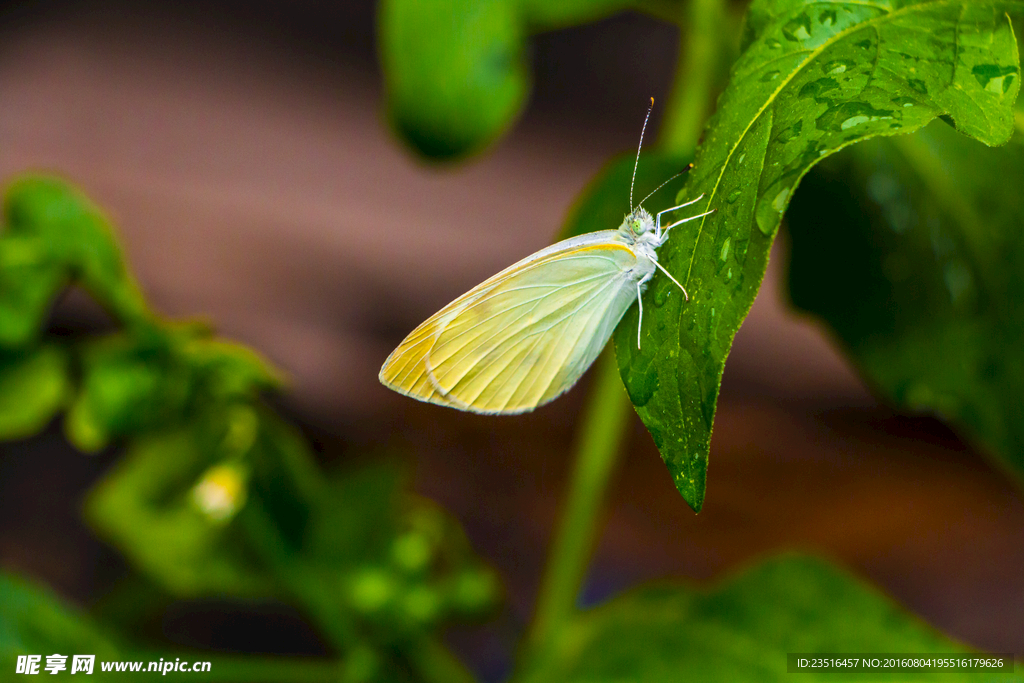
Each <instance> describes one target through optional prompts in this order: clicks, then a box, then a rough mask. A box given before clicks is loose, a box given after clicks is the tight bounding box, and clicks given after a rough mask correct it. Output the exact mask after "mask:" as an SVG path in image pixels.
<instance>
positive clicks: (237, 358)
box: [65, 324, 280, 452]
mask: <svg viewBox="0 0 1024 683" xmlns="http://www.w3.org/2000/svg"><path fill="white" fill-rule="evenodd" d="M82 356H83V358H82V366H83V379H82V387H81V391H80V392H79V395H78V396H77V397H76V399H75V401H74V403H73V404H72V406H71V410H70V411H69V413H68V416H67V421H66V425H65V427H66V431H67V435H68V439H69V440H70V441H71V442H72V443H73V444H75V446H77V447H78V448H80V449H82V450H84V451H87V452H91V451H96V450H99V449H100V448H102V447H104V446H105V445H107V443H109V442H110V440H111V439H113V438H117V437H123V436H128V435H137V434H144V433H146V432H149V431H152V430H154V429H161V430H162V429H167V428H168V427H170V426H172V425H175V424H184V423H186V422H189V421H190V420H192V419H193V418H195V417H196V416H198V415H201V414H203V413H204V412H206V411H209V410H214V411H218V410H222V407H223V406H224V405H227V404H230V403H231V402H233V401H236V400H249V399H253V398H255V397H256V395H257V394H258V393H259V391H260V390H263V389H269V388H272V387H275V386H277V385H278V384H279V382H280V380H279V378H278V376H277V375H276V373H275V371H274V369H273V368H272V367H271V366H270V365H269V364H267V363H266V361H264V360H263V359H262V358H260V356H259V355H257V354H256V353H254V352H253V351H252V350H250V349H247V348H246V347H244V346H240V345H238V344H233V343H230V342H225V341H222V340H217V339H214V338H212V337H211V332H210V331H209V330H208V329H206V328H205V327H202V326H198V325H171V324H164V325H156V324H150V325H146V326H145V327H139V328H136V329H135V330H134V331H133V333H124V334H115V335H110V336H108V337H105V338H102V339H99V340H97V341H95V342H93V343H91V344H90V345H88V346H87V347H86V348H85V350H84V351H83V354H82ZM218 406H220V407H218Z"/></svg>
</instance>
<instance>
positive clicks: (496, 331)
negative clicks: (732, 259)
mask: <svg viewBox="0 0 1024 683" xmlns="http://www.w3.org/2000/svg"><path fill="white" fill-rule="evenodd" d="M667 238H668V233H667V232H663V231H662V230H661V227H660V220H657V219H655V218H654V217H652V216H651V214H650V213H648V212H647V211H646V210H644V209H643V208H637V209H635V210H633V211H632V212H631V213H630V214H629V215H627V216H626V218H625V220H623V222H622V225H620V226H619V228H618V229H617V230H602V231H598V232H592V233H588V234H585V235H580V236H578V237H572V238H569V239H567V240H563V241H561V242H558V243H557V244H554V245H552V246H550V247H548V248H546V249H542V250H541V251H538V252H537V253H535V254H533V255H531V256H528V257H527V258H525V259H523V260H521V261H519V262H518V263H515V264H513V265H512V266H510V267H508V268H506V269H505V270H503V271H501V272H500V273H498V274H497V275H495V276H493V277H491V278H490V279H488V280H486V281H484V282H482V283H481V284H479V285H477V286H476V287H474V288H473V289H471V290H470V291H468V292H467V293H465V294H463V295H462V296H461V297H459V298H458V299H456V300H455V301H453V302H452V303H450V304H448V305H447V306H445V307H444V308H442V309H441V310H440V311H438V312H437V313H436V314H434V315H433V316H431V317H430V318H428V319H427V320H426V321H425V322H423V323H422V324H421V325H420V326H419V327H417V328H416V329H415V330H413V331H412V332H411V333H410V334H409V336H407V337H406V338H405V340H404V341H403V342H402V343H401V344H399V346H398V348H396V349H395V350H394V351H393V352H392V353H391V355H390V356H388V359H387V360H386V361H385V362H384V366H383V367H382V368H381V371H380V380H381V382H382V383H383V384H384V385H385V386H388V387H390V388H391V389H394V390H395V391H398V392H400V393H402V394H405V395H407V396H411V397H412V398H416V399H419V400H421V401H428V402H430V403H437V404H441V405H447V406H450V407H453V408H458V409H461V410H468V411H472V412H478V413H486V414H514V413H522V412H526V411H529V410H533V409H534V408H536V407H537V406H540V405H543V404H545V403H547V402H548V401H551V400H552V399H554V398H556V397H558V396H559V395H561V394H562V393H564V392H565V391H567V390H568V389H569V388H570V387H572V385H573V384H575V383H576V381H577V380H578V379H579V378H580V377H581V376H582V375H583V373H584V372H585V371H586V369H587V368H588V367H590V365H591V364H592V363H593V362H594V360H595V359H596V358H597V356H598V354H599V353H600V352H601V350H602V349H603V348H604V346H605V345H606V344H607V342H608V339H609V338H610V337H611V334H612V332H613V331H614V330H615V327H616V326H617V325H618V324H619V321H620V320H621V319H622V316H623V315H625V313H626V310H627V309H628V308H629V307H630V306H631V305H632V304H633V302H634V301H637V300H638V298H639V296H640V294H641V293H642V291H643V289H644V287H645V285H646V283H647V282H648V281H649V280H650V279H651V277H653V275H654V273H655V271H656V270H657V269H658V268H659V267H660V266H659V265H658V263H657V261H658V254H657V249H658V247H660V246H661V245H662V244H663V243H664V242H665V240H666V239H667ZM680 287H681V286H680Z"/></svg>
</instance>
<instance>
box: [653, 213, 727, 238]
mask: <svg viewBox="0 0 1024 683" xmlns="http://www.w3.org/2000/svg"><path fill="white" fill-rule="evenodd" d="M715 211H718V209H711V210H710V211H705V212H704V213H698V214H697V215H696V216H690V217H688V218H684V219H683V220H681V221H676V222H675V223H673V224H672V225H670V226H668V227H666V228H665V229H664V230H663V231H662V234H664V235H667V234H668V231H669V230H671V229H672V228H674V227H676V226H677V225H682V224H683V223H689V222H690V221H695V220H697V219H698V218H703V217H704V216H710V215H711V214H713V213H714V212H715Z"/></svg>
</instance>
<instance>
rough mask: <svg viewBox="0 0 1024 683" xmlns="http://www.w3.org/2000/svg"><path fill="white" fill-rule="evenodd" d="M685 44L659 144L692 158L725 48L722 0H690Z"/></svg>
mask: <svg viewBox="0 0 1024 683" xmlns="http://www.w3.org/2000/svg"><path fill="white" fill-rule="evenodd" d="M683 14H684V18H685V21H684V22H683V23H682V25H683V26H684V27H685V28H684V29H683V36H682V38H683V41H684V42H685V45H684V47H683V49H682V50H681V51H680V54H679V64H678V65H677V66H676V77H675V83H674V84H673V86H672V94H671V95H669V102H668V108H667V109H666V114H665V118H664V119H663V122H662V127H661V136H660V137H659V138H658V144H659V146H660V147H661V150H662V151H663V152H669V153H675V154H678V155H679V156H680V157H689V156H691V155H692V154H693V153H694V151H695V150H696V149H697V141H698V140H700V133H701V131H702V130H703V129H704V122H705V119H706V118H707V116H708V113H709V112H710V111H711V105H712V102H711V85H712V81H713V79H714V77H715V70H716V69H717V67H718V60H719V54H720V51H721V44H720V36H721V31H722V22H723V20H724V8H723V2H722V0H690V2H689V3H688V4H687V6H686V8H685V9H684V10H683Z"/></svg>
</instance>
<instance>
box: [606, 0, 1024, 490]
mask: <svg viewBox="0 0 1024 683" xmlns="http://www.w3.org/2000/svg"><path fill="white" fill-rule="evenodd" d="M751 17H753V18H752V20H751V25H752V26H753V28H751V29H750V30H749V32H748V40H747V43H748V44H747V49H746V51H745V52H744V53H743V54H742V55H741V56H740V57H739V60H738V61H737V63H736V64H735V66H734V67H733V71H732V74H731V77H730V83H729V85H728V88H727V89H726V91H725V92H724V93H723V95H722V97H721V99H720V101H719V105H718V112H717V113H716V114H715V116H714V117H713V118H712V120H711V121H710V123H709V124H708V127H707V129H706V132H705V140H704V142H703V144H702V146H701V148H700V150H699V151H698V154H697V157H696V160H695V168H694V170H693V171H692V172H691V173H690V177H689V178H688V182H687V185H686V188H685V189H684V191H683V192H681V193H680V195H679V200H680V201H681V200H683V199H687V198H693V197H696V196H698V195H700V194H701V193H704V194H705V196H706V199H705V200H704V201H703V202H701V203H700V204H698V205H696V206H695V207H694V209H695V211H694V213H696V212H699V211H701V210H704V209H706V208H710V209H715V210H716V213H714V214H713V215H711V216H708V217H707V218H705V219H702V220H699V221H694V222H693V223H689V224H686V225H684V226H680V227H679V228H677V229H676V231H675V232H674V234H673V235H672V238H671V239H669V240H668V242H667V243H666V244H665V245H664V246H662V248H661V250H660V252H659V259H660V261H661V263H662V264H663V265H664V266H665V267H666V268H668V270H669V271H671V272H672V273H674V274H675V275H676V276H677V277H678V278H680V280H681V281H682V282H683V284H684V285H686V288H687V290H688V291H689V293H690V301H689V302H688V303H684V302H682V300H681V298H680V297H678V296H676V297H673V296H669V295H668V291H669V290H670V289H671V288H672V287H674V285H673V284H672V283H671V282H669V281H668V279H667V278H664V277H658V276H656V277H655V278H654V281H653V282H652V284H651V286H650V287H649V288H648V290H647V292H646V293H645V295H644V296H645V298H644V303H645V306H644V313H645V316H644V339H643V344H642V350H640V351H638V350H637V348H636V338H635V330H636V324H637V312H636V309H635V308H634V309H631V310H630V311H629V312H628V313H627V314H626V317H625V318H624V319H623V322H622V324H620V325H619V328H618V330H617V331H616V335H615V341H616V350H617V351H618V357H619V362H620V369H621V371H622V377H623V381H624V382H625V384H626V387H627V389H628V390H629V394H630V397H631V398H632V400H633V402H634V405H635V406H636V408H637V412H638V413H639V414H640V417H641V418H642V419H643V420H644V423H645V424H646V425H647V428H648V429H649V430H650V432H651V435H652V436H653V437H654V441H655V443H656V444H657V446H658V448H659V450H660V451H661V454H662V457H663V458H664V460H665V462H666V464H667V465H668V467H669V470H670V472H671V474H672V477H673V479H674V481H675V484H676V487H677V488H678V490H679V492H680V493H681V494H682V495H683V497H684V498H685V499H686V500H687V502H688V503H689V504H690V505H691V506H692V507H693V508H694V509H695V510H699V509H700V507H701V505H702V504H703V500H704V491H705V479H706V474H707V460H708V448H709V444H710V440H711V427H712V422H713V419H714V414H715V404H716V401H717V398H718V390H719V385H720V383H721V377H722V371H723V369H724V367H725V358H726V356H727V355H728V353H729V349H730V347H731V345H732V340H733V337H734V336H735V334H736V331H737V329H738V328H739V326H740V324H741V323H742V321H743V318H744V317H745V316H746V314H747V312H748V311H749V309H750V306H751V304H752V303H753V301H754V297H755V295H756V294H757V290H758V287H759V286H760V283H761V280H762V278H763V276H764V271H765V268H766V266H767V260H768V253H769V249H770V247H771V243H772V240H773V239H774V236H775V233H776V230H777V229H778V226H779V222H780V219H781V217H782V213H783V211H785V209H786V207H787V206H788V204H789V199H790V197H791V196H792V193H793V190H794V189H795V188H796V186H797V183H798V182H799V180H800V179H801V178H802V177H803V175H804V174H805V173H806V172H807V171H808V170H809V169H810V167H811V166H812V165H813V164H814V163H816V162H817V161H819V160H820V159H822V158H823V157H825V156H826V155H828V154H830V153H832V152H835V151H837V150H838V149H840V148H842V147H844V146H847V145H850V144H852V143H854V142H857V141H859V140H863V139H866V138H870V137H874V136H879V135H895V134H898V133H907V132H912V131H914V130H917V129H918V128H920V127H922V126H923V125H925V124H926V123H928V122H929V121H931V120H932V119H934V118H936V117H937V116H940V115H947V116H948V117H949V118H950V119H951V120H952V121H953V122H955V124H956V126H957V127H958V128H959V129H960V130H961V131H962V132H963V133H965V134H968V135H970V136H972V137H975V138H977V139H979V140H981V141H982V142H985V143H986V144H990V145H997V144H1002V143H1004V142H1006V140H1007V139H1009V137H1010V133H1011V131H1012V129H1013V113H1012V111H1011V105H1012V103H1013V101H1014V99H1015V98H1016V95H1017V90H1018V87H1019V71H1018V67H1017V64H1018V57H1017V44H1016V41H1015V39H1014V34H1013V30H1012V28H1011V26H1010V22H1009V19H1008V18H1007V16H1006V15H1005V14H1003V12H1002V10H1000V9H998V8H997V6H996V5H994V4H991V3H984V2H949V1H943V2H901V3H892V4H889V3H854V4H836V3H834V2H804V1H797V0H761V1H759V2H756V3H755V4H754V6H753V7H752V8H751ZM999 74H1002V75H999Z"/></svg>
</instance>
